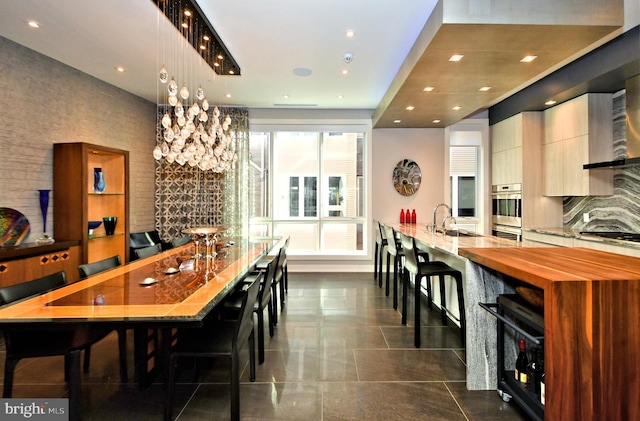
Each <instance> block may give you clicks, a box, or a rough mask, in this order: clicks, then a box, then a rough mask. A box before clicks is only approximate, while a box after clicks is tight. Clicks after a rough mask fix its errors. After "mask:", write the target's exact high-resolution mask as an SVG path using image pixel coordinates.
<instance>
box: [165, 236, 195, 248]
mask: <svg viewBox="0 0 640 421" xmlns="http://www.w3.org/2000/svg"><path fill="white" fill-rule="evenodd" d="M189 242H191V236H189V235H183V236H182V237H178V238H174V239H173V240H171V241H170V242H169V243H170V244H171V248H174V247H180V246H184V245H185V244H189Z"/></svg>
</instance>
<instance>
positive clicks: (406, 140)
mask: <svg viewBox="0 0 640 421" xmlns="http://www.w3.org/2000/svg"><path fill="white" fill-rule="evenodd" d="M444 133H445V132H444V129H375V130H373V160H372V186H373V207H372V212H371V215H372V218H373V219H376V220H379V221H383V222H384V221H397V220H398V218H399V215H400V209H401V208H402V209H407V208H409V209H415V210H416V213H417V214H418V222H420V223H423V222H424V223H427V222H429V221H431V220H432V215H433V208H434V206H435V205H436V204H438V203H441V202H444V201H446V202H448V200H445V188H444V187H445V165H444V164H445V162H444V160H445V139H444ZM447 156H448V155H447ZM405 158H408V159H411V160H413V161H415V162H416V163H417V164H418V166H420V169H421V170H422V184H421V185H420V188H419V189H418V192H417V193H416V194H414V195H412V196H402V195H400V194H399V193H398V192H397V191H396V190H395V188H394V187H393V182H392V180H391V175H392V172H393V169H394V168H395V166H396V164H397V163H398V162H399V161H400V160H402V159H405Z"/></svg>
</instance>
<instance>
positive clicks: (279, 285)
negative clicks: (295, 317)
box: [256, 237, 291, 325]
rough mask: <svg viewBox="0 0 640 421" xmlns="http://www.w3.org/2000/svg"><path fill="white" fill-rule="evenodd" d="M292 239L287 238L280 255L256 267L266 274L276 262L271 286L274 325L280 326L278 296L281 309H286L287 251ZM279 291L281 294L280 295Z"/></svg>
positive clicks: (266, 259)
mask: <svg viewBox="0 0 640 421" xmlns="http://www.w3.org/2000/svg"><path fill="white" fill-rule="evenodd" d="M290 238H291V237H287V239H286V240H285V242H284V244H283V245H282V246H281V247H280V248H279V249H278V253H277V254H275V255H273V254H270V255H267V256H264V257H263V258H262V259H261V260H260V261H259V262H258V264H257V265H256V269H258V270H260V271H262V272H266V271H267V265H268V264H269V263H270V262H271V261H272V260H275V261H276V262H277V266H276V268H275V270H276V273H275V275H274V278H273V282H272V284H271V299H272V301H273V324H274V325H277V324H278V295H280V307H281V309H284V304H285V295H286V291H287V289H288V286H287V284H288V277H289V275H288V269H287V249H288V248H289V240H290ZM278 289H279V290H280V294H278Z"/></svg>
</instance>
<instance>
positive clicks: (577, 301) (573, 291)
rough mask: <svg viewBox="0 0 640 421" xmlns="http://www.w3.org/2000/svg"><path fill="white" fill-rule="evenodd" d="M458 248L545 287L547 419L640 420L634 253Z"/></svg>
mask: <svg viewBox="0 0 640 421" xmlns="http://www.w3.org/2000/svg"><path fill="white" fill-rule="evenodd" d="M458 253H459V255H460V256H461V257H465V258H467V259H469V261H470V263H471V264H476V265H479V267H482V268H484V269H483V270H487V272H486V273H495V274H497V276H498V277H499V278H501V277H503V275H507V277H505V278H504V279H505V282H510V281H509V278H508V277H511V278H515V279H516V280H519V281H522V282H524V283H527V284H530V285H533V286H535V287H538V288H540V289H542V290H543V291H544V353H545V377H546V390H547V394H546V395H547V402H546V406H545V419H547V420H593V421H596V420H631V419H640V403H639V402H638V396H640V360H639V359H638V350H640V259H639V258H635V257H629V256H624V255H620V254H614V253H608V252H603V251H597V250H592V249H586V248H562V247H552V248H530V247H522V248H460V249H459V250H458ZM516 282H517V281H516ZM473 304H475V305H477V303H473Z"/></svg>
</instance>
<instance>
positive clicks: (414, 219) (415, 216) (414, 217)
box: [411, 209, 418, 224]
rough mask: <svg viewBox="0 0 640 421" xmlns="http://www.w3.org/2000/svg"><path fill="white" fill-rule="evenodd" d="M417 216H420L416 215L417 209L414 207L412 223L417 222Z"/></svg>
mask: <svg viewBox="0 0 640 421" xmlns="http://www.w3.org/2000/svg"><path fill="white" fill-rule="evenodd" d="M417 218H418V217H417V215H416V210H415V209H414V210H412V211H411V223H412V224H415V223H416V219H417Z"/></svg>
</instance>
